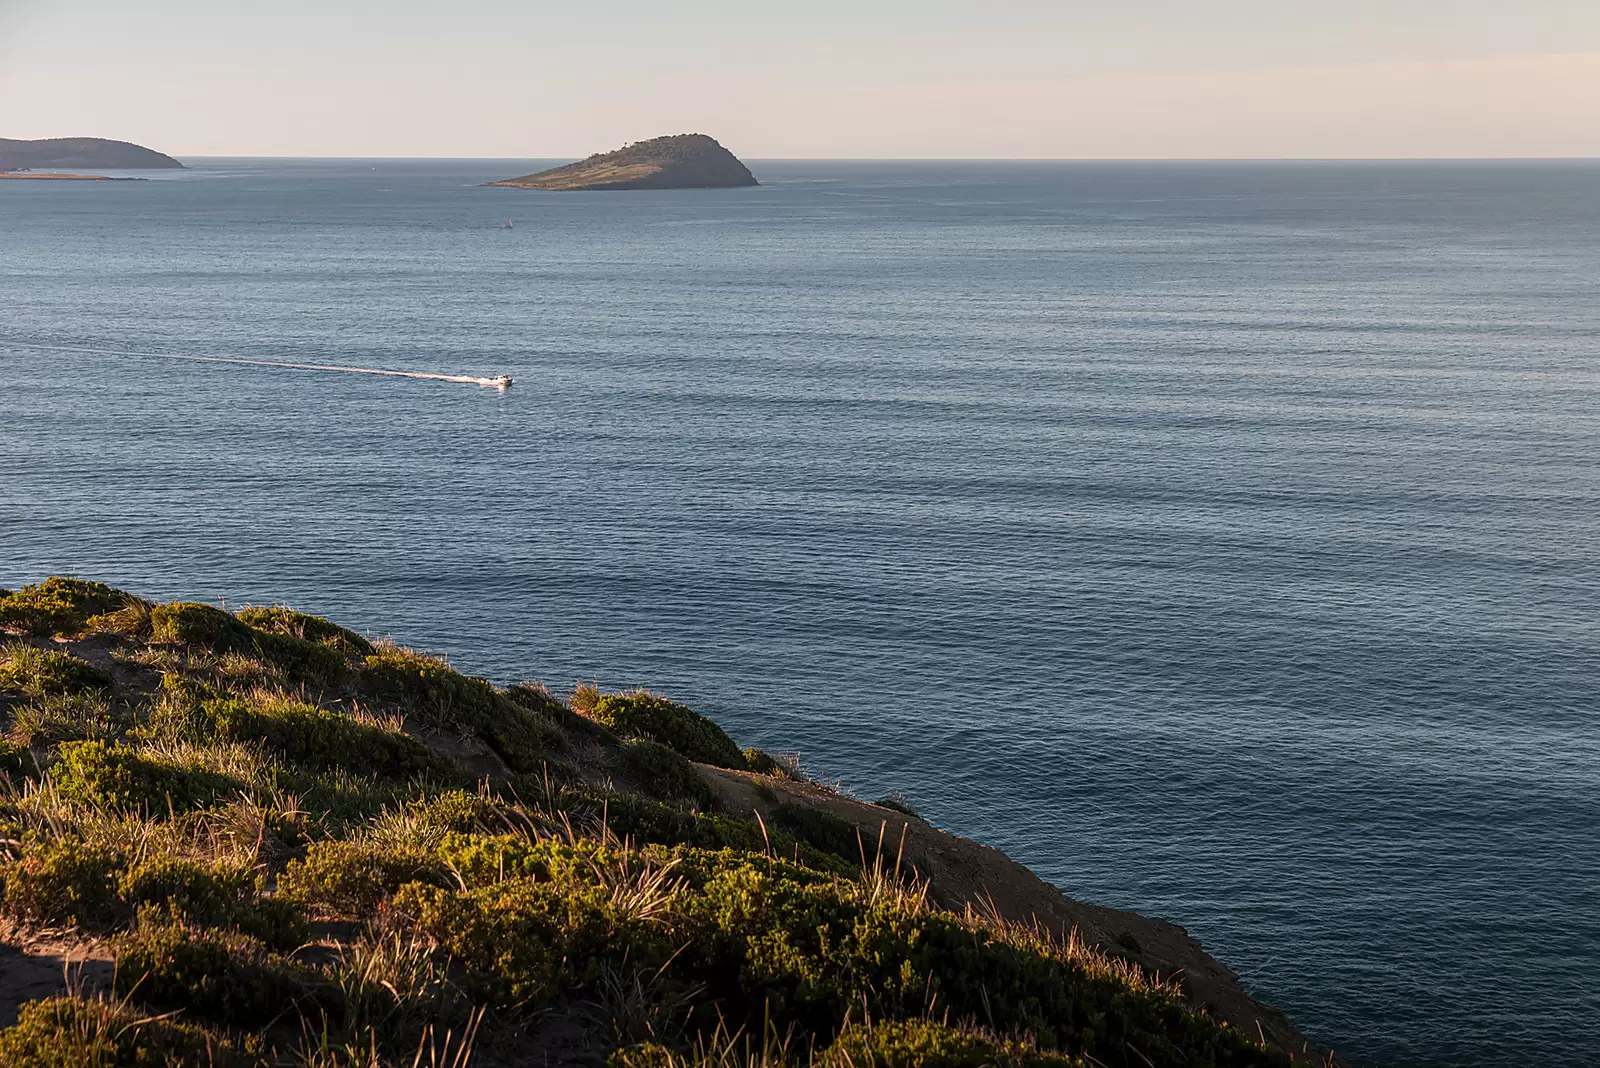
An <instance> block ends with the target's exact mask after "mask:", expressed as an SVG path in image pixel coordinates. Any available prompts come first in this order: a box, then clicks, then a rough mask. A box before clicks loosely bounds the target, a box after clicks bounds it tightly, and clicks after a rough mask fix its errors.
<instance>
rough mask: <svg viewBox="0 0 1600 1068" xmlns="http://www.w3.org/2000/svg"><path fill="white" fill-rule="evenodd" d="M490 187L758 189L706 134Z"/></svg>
mask: <svg viewBox="0 0 1600 1068" xmlns="http://www.w3.org/2000/svg"><path fill="white" fill-rule="evenodd" d="M489 184H490V185H497V186H510V187H512V188H516V189H569V190H570V189H729V188H735V187H739V186H749V185H757V184H759V183H757V182H756V179H755V176H754V175H752V174H751V173H750V170H749V168H747V167H746V166H745V165H744V164H743V163H740V162H739V160H738V158H737V157H735V156H734V154H733V153H732V152H729V151H728V150H727V149H725V148H723V147H722V146H721V145H720V144H718V143H717V141H716V139H715V138H712V137H707V136H706V135H705V134H675V135H673V136H670V137H656V138H652V139H651V140H649V141H639V142H637V143H635V144H631V145H625V146H623V147H622V148H619V149H617V150H616V151H615V152H605V153H601V154H599V155H594V156H590V157H589V158H588V159H585V160H580V161H578V162H577V163H569V164H567V165H566V166H564V167H555V168H552V169H551V170H548V171H540V172H539V173H537V174H527V175H523V176H522V177H521V178H509V179H507V180H506V181H503V182H490V183H489Z"/></svg>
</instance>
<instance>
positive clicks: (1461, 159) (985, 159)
mask: <svg viewBox="0 0 1600 1068" xmlns="http://www.w3.org/2000/svg"><path fill="white" fill-rule="evenodd" d="M170 155H172V157H173V158H174V159H178V160H183V159H194V160H202V159H256V160H263V159H270V160H328V161H363V160H378V161H390V162H394V161H415V162H427V161H436V162H443V161H459V162H466V161H472V160H485V161H495V162H498V161H501V160H535V161H545V160H581V159H586V158H588V157H586V156H573V155H552V156H316V155H279V154H271V155H235V154H228V155H220V154H206V153H171V154H170ZM739 158H740V159H741V160H747V161H749V162H754V163H1595V162H1600V155H1591V156H1555V155H1551V156H740V157H739Z"/></svg>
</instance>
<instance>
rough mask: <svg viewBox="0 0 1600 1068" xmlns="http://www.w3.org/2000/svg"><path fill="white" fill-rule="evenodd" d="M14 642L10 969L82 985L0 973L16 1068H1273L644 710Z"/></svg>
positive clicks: (172, 633)
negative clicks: (40, 982) (958, 899)
mask: <svg viewBox="0 0 1600 1068" xmlns="http://www.w3.org/2000/svg"><path fill="white" fill-rule="evenodd" d="M0 631H4V632H5V634H4V636H3V637H0V717H3V721H4V724H5V734H4V741H0V824H3V827H0V839H3V840H4V841H3V856H0V913H3V917H4V921H5V925H6V936H5V939H4V941H5V944H6V946H8V947H13V948H12V949H11V950H10V952H12V953H13V954H14V955H18V959H19V960H20V959H21V956H20V954H18V951H17V949H16V948H15V947H23V946H28V947H32V951H33V952H34V953H35V955H37V954H39V953H44V954H45V957H46V959H48V960H51V961H53V960H56V959H66V958H72V959H76V960H80V961H83V962H84V963H82V964H80V965H79V966H77V967H76V969H74V970H69V973H68V975H67V976H66V977H65V980H64V982H63V984H62V989H60V990H59V991H58V992H55V993H53V994H51V995H50V996H44V997H35V998H34V999H33V1000H29V1001H26V1002H22V998H21V994H20V993H19V988H17V987H16V984H13V985H12V988H11V989H7V987H6V980H5V976H6V974H8V973H7V972H6V970H5V969H4V968H3V967H0V1007H3V1006H5V1005H7V1004H10V1005H11V1006H12V1011H13V1012H14V1013H15V1014H16V1015H15V1017H14V1018H15V1021H16V1022H15V1023H14V1024H12V1025H11V1026H9V1027H7V1028H6V1029H4V1030H0V1064H4V1065H7V1066H8V1068H39V1066H47V1065H48V1066H67V1065H71V1066H74V1068H79V1066H89V1068H99V1066H112V1065H116V1066H121V1065H130V1066H133V1065H137V1066H141V1068H143V1066H152V1068H153V1066H156V1065H211V1066H233V1065H249V1066H265V1065H293V1066H302V1068H311V1066H316V1068H335V1066H361V1068H375V1066H377V1065H398V1066H417V1065H431V1066H434V1068H443V1066H450V1068H465V1066H466V1065H468V1064H469V1063H470V1064H474V1065H481V1066H485V1068H491V1066H496V1065H506V1066H512V1065H539V1066H544V1065H549V1064H564V1063H577V1064H584V1063H588V1064H604V1063H606V1062H607V1061H609V1062H610V1064H612V1065H615V1066H617V1068H668V1066H677V1065H684V1066H688V1065H712V1064H715V1065H728V1066H732V1065H734V1064H737V1065H741V1066H753V1065H758V1064H759V1065H779V1064H784V1065H797V1066H798V1065H805V1064H810V1063H818V1064H821V1065H826V1066H829V1068H868V1066H884V1068H888V1066H902V1065H904V1066H913V1065H937V1066H951V1068H956V1066H976V1065H984V1064H1005V1065H1019V1066H1020V1065H1038V1066H1041V1068H1042V1066H1061V1068H1066V1066H1089V1065H1110V1066H1119V1068H1144V1066H1149V1065H1184V1066H1190V1068H1205V1066H1229V1065H1237V1066H1250V1065H1284V1064H1287V1063H1289V1058H1288V1057H1287V1056H1286V1055H1285V1054H1284V1053H1282V1052H1279V1051H1277V1050H1275V1049H1270V1048H1268V1047H1266V1046H1264V1045H1263V1044H1262V1043H1261V1041H1260V1040H1259V1039H1258V1037H1257V1035H1256V1034H1250V1035H1246V1034H1243V1033H1241V1032H1240V1031H1237V1030H1235V1029H1233V1028H1231V1027H1230V1026H1228V1025H1227V1024H1226V1023H1224V1022H1222V1021H1220V1020H1219V1019H1217V1018H1216V1017H1215V1016H1213V1015H1210V1014H1208V1013H1205V1012H1201V1011H1197V1010H1196V1009H1195V1008H1194V1007H1193V1006H1192V1004H1191V1003H1190V1002H1189V1001H1186V1000H1185V999H1184V998H1183V997H1181V996H1180V994H1179V988H1178V987H1177V986H1176V985H1174V984H1173V983H1172V982H1169V981H1166V980H1163V979H1159V978H1157V977H1156V976H1154V975H1153V974H1151V973H1150V972H1149V971H1148V970H1147V969H1146V968H1145V967H1143V966H1142V965H1141V963H1140V962H1139V960H1138V952H1137V948H1138V947H1137V945H1130V947H1129V951H1128V952H1117V951H1115V950H1110V951H1108V950H1105V949H1098V948H1093V947H1091V946H1089V945H1088V944H1086V943H1084V942H1082V941H1080V940H1079V939H1077V938H1075V937H1073V936H1072V934H1071V933H1070V932H1062V931H1053V930H1050V929H1047V928H1046V927H1044V926H1042V925H1038V924H1031V923H1030V924H1022V923H1017V922H1015V921H1014V920H1010V919H1006V918H1004V917H1003V916H1002V915H1001V912H1000V910H999V909H996V908H987V909H986V908H983V907H973V906H971V905H970V904H969V905H967V906H965V907H954V906H953V905H952V906H950V907H945V906H941V905H939V904H936V903H935V901H936V898H937V895H935V894H932V893H930V887H929V884H928V883H927V882H926V881H924V880H923V879H922V877H921V876H920V875H918V874H917V872H916V871H915V870H913V868H912V866H911V865H910V864H909V863H907V862H906V855H905V851H904V847H903V842H904V838H905V835H906V830H905V826H904V825H903V824H902V825H900V826H901V830H900V831H899V832H898V834H899V836H900V838H899V841H900V842H901V843H902V845H900V846H898V847H897V842H896V838H895V836H894V835H893V834H890V835H889V836H888V837H887V838H885V837H884V828H885V827H887V826H888V824H887V823H886V822H885V823H881V824H879V825H878V827H877V829H876V833H874V828H873V827H872V826H871V825H870V823H867V822H866V821H865V820H860V821H856V822H852V821H850V820H847V819H843V818H841V817H840V816H839V815H838V814H836V812H835V811H834V810H833V809H830V808H828V807H827V806H823V805H816V806H809V807H808V806H807V805H805V804H801V803H798V802H795V803H791V802H789V801H785V800H784V798H789V797H801V796H802V792H794V791H791V792H788V793H785V792H783V791H784V790H788V789H789V788H790V787H795V789H796V790H798V789H799V787H798V786H797V784H796V780H797V779H798V777H799V776H800V773H799V772H798V771H797V770H796V768H795V767H794V765H793V764H792V762H786V761H783V760H778V759H774V758H773V757H771V756H768V755H766V754H763V753H760V752H757V751H754V750H741V749H740V748H739V747H738V746H737V745H735V744H734V743H733V742H732V741H731V740H730V739H729V738H728V736H727V735H726V734H724V733H723V732H722V731H721V730H720V729H719V728H718V727H717V726H716V725H715V724H713V723H711V722H710V721H709V720H707V719H705V718H704V717H702V716H699V715H697V714H696V713H694V712H693V711H691V710H690V709H688V708H685V707H683V706H682V705H679V704H676V703H673V702H671V701H668V700H666V699H664V698H661V697H658V696H655V695H652V694H647V693H627V694H602V693H599V692H598V691H596V690H594V689H592V688H588V687H581V688H579V689H578V690H577V691H575V692H574V693H573V694H572V695H570V697H568V698H567V699H564V700H563V699H560V698H558V697H556V696H555V695H553V694H551V693H550V692H549V691H547V690H545V689H544V688H542V687H540V686H537V685H523V686H515V687H511V688H509V689H496V688H495V687H493V686H491V685H490V684H489V683H487V682H484V681H483V680H480V679H474V678H469V677H466V676H463V675H461V674H458V673H457V672H455V671H453V670H452V669H451V668H450V667H449V666H448V664H446V663H445V662H444V661H442V660H439V659H436V658H434V657H430V656H427V655H424V654H422V653H418V652H415V651H413V650H410V649H406V648H403V647H400V646H397V645H392V644H389V643H384V642H373V641H370V640H368V639H367V638H365V637H362V636H361V635H358V634H354V633H352V632H350V631H348V630H345V629H343V628H341V627H338V626H335V625H334V624H331V623H329V622H327V621H325V620H322V619H318V618H315V617H310V616H305V615H301V614H299V613H296V612H294V611H291V610H289V609H286V608H250V609H245V610H243V611H240V612H238V613H237V614H229V613H226V612H223V611H221V610H219V609H217V608H214V607H211V606H208V605H202V604H183V603H174V604H151V603H148V602H145V601H142V600H139V599H137V598H135V597H132V596H130V595H128V594H125V593H122V592H120V591H117V590H114V589H111V588H109V587H106V586H102V585H99V584H96V583H90V582H83V581H78V580H67V579H51V580H49V581H47V582H44V583H42V584H40V585H38V586H30V587H27V588H24V589H22V590H20V591H17V592H15V593H10V594H3V593H0ZM717 768H721V769H726V770H724V771H717V770H715V769H717ZM729 783H734V784H736V785H737V784H746V785H748V786H749V787H750V790H751V791H752V793H751V794H750V796H752V797H760V798H765V799H766V800H765V801H763V802H761V803H759V804H757V805H754V806H752V807H750V808H744V809H742V810H741V809H740V808H738V807H737V806H735V805H733V804H731V803H730V802H729V801H727V800H726V798H727V797H728V796H731V795H730V794H729V793H728V789H727V786H728V784H729ZM805 790H806V791H811V788H810V787H806V788H805ZM811 792H815V791H811ZM804 796H810V794H809V793H806V794H804ZM768 802H771V803H770V804H769V803H768ZM852 804H853V805H854V806H855V807H854V808H853V809H850V810H849V811H856V810H860V811H862V812H869V813H870V812H878V813H881V814H883V815H884V816H889V815H893V814H894V813H893V812H892V811H891V810H890V809H874V808H872V807H871V806H865V805H860V804H858V803H853V802H852ZM763 809H764V810H765V812H766V815H765V816H761V815H758V814H759V813H761V812H762V811H763ZM863 825H865V830H866V834H865V835H864V836H863V834H862V833H861V831H862V827H863ZM919 833H920V832H919ZM930 833H931V832H930ZM947 904H948V903H947ZM52 954H53V955H52ZM19 1002H22V1003H20V1004H18V1003H19Z"/></svg>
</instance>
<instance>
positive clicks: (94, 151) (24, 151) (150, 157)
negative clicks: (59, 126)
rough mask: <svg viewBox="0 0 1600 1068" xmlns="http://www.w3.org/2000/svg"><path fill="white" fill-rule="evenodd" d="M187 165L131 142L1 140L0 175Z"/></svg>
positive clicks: (79, 139)
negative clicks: (5, 173) (42, 171)
mask: <svg viewBox="0 0 1600 1068" xmlns="http://www.w3.org/2000/svg"><path fill="white" fill-rule="evenodd" d="M182 168H183V164H181V163H179V162H178V161H177V160H175V159H173V158H172V157H171V156H168V155H165V154H164V153H161V152H157V151H155V150H154V149H150V148H145V147H144V146H143V145H135V144H132V143H130V142H128V141H109V140H107V139H105V138H103V137H47V138H44V139H43V140H39V141H18V140H13V139H11V138H7V137H0V172H17V171H39V170H49V171H57V172H59V171H79V170H85V169H94V170H118V171H133V170H158V169H159V170H172V169H179V170H181V169H182Z"/></svg>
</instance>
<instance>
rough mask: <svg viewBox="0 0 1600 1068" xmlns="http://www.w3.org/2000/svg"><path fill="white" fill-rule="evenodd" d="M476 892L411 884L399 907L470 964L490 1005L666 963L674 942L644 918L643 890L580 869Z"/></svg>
mask: <svg viewBox="0 0 1600 1068" xmlns="http://www.w3.org/2000/svg"><path fill="white" fill-rule="evenodd" d="M563 875H564V876H565V877H564V878H561V879H558V880H557V881H546V880H543V879H540V878H537V877H532V876H515V877H514V876H507V877H506V878H505V879H504V880H501V881H497V882H494V883H491V884H489V885H486V886H481V887H475V888H473V889H471V890H446V889H443V888H441V887H434V886H424V885H422V884H420V883H412V884H410V885H407V886H405V887H403V888H402V889H401V890H400V892H399V894H398V895H397V896H396V898H395V909H396V910H397V911H399V912H401V913H402V914H405V915H408V916H410V917H412V919H413V920H414V922H415V923H416V924H417V926H418V927H419V928H420V929H421V930H422V931H423V932H424V933H426V934H427V935H429V936H430V937H432V938H433V939H435V940H437V941H438V942H439V944H440V945H442V946H443V947H444V948H445V949H447V950H448V951H449V952H450V954H451V955H452V956H453V957H454V958H455V959H456V960H457V961H458V962H460V963H461V964H462V965H463V966H464V967H465V969H466V976H465V983H466V987H467V989H468V990H469V991H470V992H472V993H473V994H475V995H476V996H478V997H481V998H484V999H487V1000H488V1001H489V1002H490V1003H492V1004H498V1005H505V1006H513V1005H515V1006H518V1007H522V1008H526V1009H535V1008H538V1007H540V1006H543V1005H547V1004H549V1003H551V1002H552V1001H553V1000H555V999H556V998H559V997H561V996H563V995H566V994H572V993H576V992H579V991H582V990H584V989H587V988H591V987H592V986H593V985H594V984H595V983H596V982H598V981H599V980H600V979H601V978H602V976H605V975H606V974H607V973H608V970H609V969H612V968H615V967H617V966H619V965H622V964H623V963H624V962H625V963H626V964H627V966H629V967H631V968H634V969H640V970H643V969H651V968H655V969H659V968H660V967H661V966H662V965H663V964H664V963H665V962H666V961H667V960H668V959H669V958H670V957H671V954H672V952H673V950H674V949H675V948H676V947H675V946H674V945H673V943H672V941H671V939H670V937H669V935H668V932H667V931H666V930H665V929H664V928H663V927H662V926H660V925H659V924H658V923H656V922H654V921H653V920H652V919H651V918H650V917H648V916H646V915H641V907H640V898H641V897H642V896H643V895H644V894H647V893H649V891H648V890H642V891H639V894H638V895H626V894H621V893H618V892H617V889H618V888H617V887H615V886H612V885H607V884H606V883H605V882H603V881H602V880H601V879H599V878H596V877H586V875H585V873H584V872H583V870H582V869H581V867H574V868H573V869H569V870H567V871H566V872H564V873H563Z"/></svg>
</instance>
